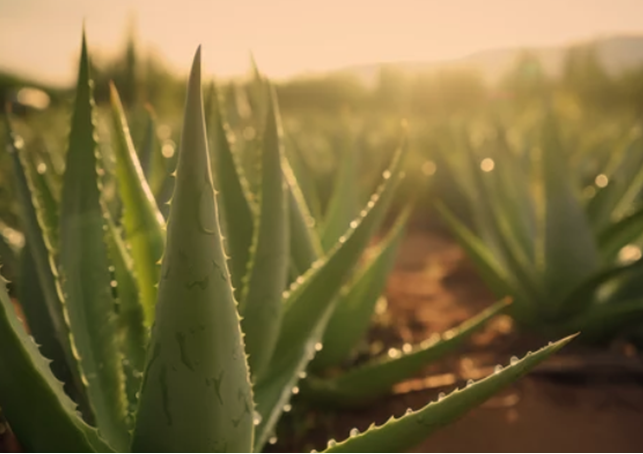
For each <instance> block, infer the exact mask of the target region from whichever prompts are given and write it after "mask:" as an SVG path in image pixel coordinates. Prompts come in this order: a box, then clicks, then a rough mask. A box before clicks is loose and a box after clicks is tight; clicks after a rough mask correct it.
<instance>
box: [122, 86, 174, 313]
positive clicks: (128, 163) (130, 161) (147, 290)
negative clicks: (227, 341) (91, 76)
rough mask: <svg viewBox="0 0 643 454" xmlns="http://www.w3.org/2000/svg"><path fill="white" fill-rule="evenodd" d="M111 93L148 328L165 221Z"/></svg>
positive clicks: (127, 222)
mask: <svg viewBox="0 0 643 454" xmlns="http://www.w3.org/2000/svg"><path fill="white" fill-rule="evenodd" d="M110 93H111V103H112V119H113V122H114V132H115V135H116V146H115V147H114V154H115V156H116V176H117V180H118V188H119V193H120V197H121V199H122V201H123V225H124V226H125V235H126V241H127V243H128V244H129V245H130V247H131V251H132V259H133V260H134V275H135V276H136V279H137V282H138V289H139V291H140V293H141V304H142V305H143V308H144V309H145V324H146V325H147V326H151V325H152V322H153V321H154V307H155V305H156V292H157V287H156V285H157V284H158V282H159V261H160V260H161V256H162V255H163V249H164V247H165V231H164V230H163V228H164V224H165V220H164V219H163V216H162V215H161V213H160V212H159V210H158V208H157V206H156V201H155V199H154V195H153V194H152V191H151V190H150V187H149V186H148V184H147V181H146V180H145V176H144V175H143V170H142V169H141V165H140V163H139V161H138V155H137V154H136V150H135V149H134V144H133V143H132V138H131V137H130V133H129V127H128V126H127V119H126V118H125V112H123V106H122V105H121V100H120V98H119V96H118V92H117V91H116V87H115V86H114V85H113V84H111V85H110Z"/></svg>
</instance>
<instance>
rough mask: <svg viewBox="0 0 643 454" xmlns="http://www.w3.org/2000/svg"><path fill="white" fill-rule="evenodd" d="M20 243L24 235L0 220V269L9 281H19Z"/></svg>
mask: <svg viewBox="0 0 643 454" xmlns="http://www.w3.org/2000/svg"><path fill="white" fill-rule="evenodd" d="M22 242H24V235H22V234H21V233H20V232H18V231H17V230H14V229H12V228H11V227H9V226H7V225H6V224H5V223H4V222H2V220H0V267H2V272H3V273H4V275H5V276H7V278H8V279H9V281H13V282H17V281H18V280H19V279H20V277H19V275H20V265H19V260H18V256H19V255H20V251H21V250H22V248H23V246H22V244H21V243H22ZM37 278H38V277H37V276H36V279H37ZM45 310H47V309H46V307H45Z"/></svg>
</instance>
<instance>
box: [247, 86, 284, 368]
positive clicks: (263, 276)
mask: <svg viewBox="0 0 643 454" xmlns="http://www.w3.org/2000/svg"><path fill="white" fill-rule="evenodd" d="M278 109H279V108H278V105H277V99H276V95H275V92H274V89H273V90H271V92H270V101H269V106H268V112H267V114H268V118H267V120H266V131H265V137H264V140H263V148H262V150H261V186H260V191H259V205H260V212H259V218H258V225H257V230H256V233H255V239H254V241H253V245H252V253H251V260H250V266H249V270H248V278H247V282H246V284H245V285H244V297H243V299H242V301H241V305H240V307H239V312H240V314H241V316H242V317H243V318H242V321H241V328H242V330H243V333H244V334H245V342H246V353H247V354H248V365H249V366H250V371H251V373H252V375H253V376H254V377H258V376H260V375H261V373H262V372H263V371H264V369H265V368H266V367H267V366H268V363H269V362H270V358H271V356H272V353H273V351H274V348H275V345H276V343H277V338H278V336H279V328H280V326H281V317H282V308H283V304H282V300H281V295H282V293H283V291H284V288H285V287H286V278H287V276H288V274H287V273H288V264H289V250H288V247H289V244H288V240H289V232H288V227H289V225H288V203H287V199H286V191H285V183H284V181H283V178H282V170H281V160H282V159H283V144H282V136H283V132H282V128H281V118H280V117H279V110H278Z"/></svg>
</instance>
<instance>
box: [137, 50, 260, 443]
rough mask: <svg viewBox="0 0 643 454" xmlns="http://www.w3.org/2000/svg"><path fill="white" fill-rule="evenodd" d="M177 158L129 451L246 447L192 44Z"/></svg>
mask: <svg viewBox="0 0 643 454" xmlns="http://www.w3.org/2000/svg"><path fill="white" fill-rule="evenodd" d="M178 159H179V162H178V168H177V176H176V184H175V190H174V196H173V201H172V205H171V207H170V216H169V223H168V234H167V248H166V252H165V255H164V257H163V265H162V278H161V283H160V287H159V301H158V307H157V311H156V322H155V325H154V328H153V329H152V338H151V341H150V348H149V349H148V357H147V365H146V369H145V372H144V376H143V387H142V389H141V397H140V400H139V409H138V415H137V421H136V426H135V429H134V440H133V444H132V449H133V450H134V451H137V452H146V451H147V452H149V451H170V452H204V451H207V452H211V451H219V452H223V451H229V452H250V450H251V448H252V439H253V419H254V418H253V398H252V388H251V385H250V380H249V375H248V366H247V362H246V359H245V352H244V346H243V341H242V337H241V329H240V325H239V318H238V315H237V310H236V306H235V300H234V297H233V293H232V292H233V291H232V285H231V281H230V275H229V273H228V268H227V264H226V259H225V254H224V251H223V244H222V241H221V234H220V229H219V225H218V222H217V219H218V216H217V204H216V200H215V195H214V188H213V186H212V175H211V173H210V159H209V156H208V146H207V137H206V132H205V124H204V112H203V100H202V95H201V50H200V48H199V50H197V53H196V55H195V57H194V63H193V65H192V71H191V73H190V78H189V82H188V91H187V100H186V104H185V118H184V123H183V133H182V138H181V147H180V149H179V157H178Z"/></svg>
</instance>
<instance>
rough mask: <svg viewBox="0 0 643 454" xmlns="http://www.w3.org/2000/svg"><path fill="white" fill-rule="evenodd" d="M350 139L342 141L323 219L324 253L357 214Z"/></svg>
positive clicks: (354, 161)
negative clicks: (338, 161) (331, 192)
mask: <svg viewBox="0 0 643 454" xmlns="http://www.w3.org/2000/svg"><path fill="white" fill-rule="evenodd" d="M347 135H348V133H347ZM351 139H352V137H350V135H349V137H344V138H343V140H342V144H343V146H342V147H341V161H340V165H339V170H338V172H337V177H336V179H335V183H334V184H333V188H334V189H333V195H332V196H331V199H330V202H329V203H328V208H327V210H326V215H325V217H324V223H323V228H322V231H323V234H322V246H323V247H324V250H325V251H329V250H330V249H331V248H332V247H333V246H335V244H336V243H337V241H338V240H339V238H340V237H341V236H342V235H344V234H345V233H346V231H347V230H348V228H349V224H350V223H351V221H353V220H354V219H355V217H356V216H357V214H358V212H359V192H358V191H357V190H356V188H355V181H356V179H357V153H356V149H355V148H354V147H352V146H351V145H352V143H353V141H352V140H351Z"/></svg>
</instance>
